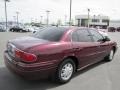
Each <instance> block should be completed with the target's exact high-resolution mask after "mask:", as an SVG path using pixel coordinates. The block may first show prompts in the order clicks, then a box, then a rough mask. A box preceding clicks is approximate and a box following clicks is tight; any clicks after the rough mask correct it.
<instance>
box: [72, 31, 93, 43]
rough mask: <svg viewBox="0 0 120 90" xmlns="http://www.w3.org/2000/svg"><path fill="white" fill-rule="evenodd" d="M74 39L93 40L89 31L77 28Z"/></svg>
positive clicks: (81, 40) (73, 35)
mask: <svg viewBox="0 0 120 90" xmlns="http://www.w3.org/2000/svg"><path fill="white" fill-rule="evenodd" d="M72 41H74V42H92V38H91V36H90V34H89V32H88V31H87V30H85V29H82V30H76V31H75V32H73V34H72Z"/></svg>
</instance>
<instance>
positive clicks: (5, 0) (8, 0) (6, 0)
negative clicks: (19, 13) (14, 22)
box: [4, 0, 10, 30]
mask: <svg viewBox="0 0 120 90" xmlns="http://www.w3.org/2000/svg"><path fill="white" fill-rule="evenodd" d="M4 2H5V19H6V22H5V23H6V30H7V23H8V20H7V2H10V0H4Z"/></svg>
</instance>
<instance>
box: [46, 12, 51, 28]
mask: <svg viewBox="0 0 120 90" xmlns="http://www.w3.org/2000/svg"><path fill="white" fill-rule="evenodd" d="M46 13H47V26H48V25H49V13H50V11H49V10H47V11H46Z"/></svg>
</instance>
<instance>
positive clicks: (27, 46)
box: [4, 27, 117, 83]
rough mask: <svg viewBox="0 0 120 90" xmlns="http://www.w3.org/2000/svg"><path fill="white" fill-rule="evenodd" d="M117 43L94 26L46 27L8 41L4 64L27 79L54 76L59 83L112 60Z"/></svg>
mask: <svg viewBox="0 0 120 90" xmlns="http://www.w3.org/2000/svg"><path fill="white" fill-rule="evenodd" d="M116 50H117V44H116V42H114V41H111V40H110V39H108V38H104V37H103V35H102V34H100V33H99V32H98V31H97V30H95V29H89V28H78V27H71V28H65V27H48V28H43V30H41V31H39V32H36V33H34V34H33V35H31V36H26V37H20V38H17V39H13V40H10V41H8V43H7V49H6V51H5V53H4V60H5V64H6V66H7V67H8V68H9V69H10V70H11V71H13V72H15V73H16V74H18V75H21V76H23V77H25V78H28V79H35V78H36V77H37V78H38V77H39V78H44V77H49V76H55V79H56V80H57V81H58V82H60V83H66V82H68V81H70V79H71V78H72V76H73V74H74V73H75V72H76V71H78V70H81V69H83V68H85V67H87V66H89V65H92V64H94V63H97V62H99V61H102V60H106V61H112V60H113V57H114V54H115V52H116Z"/></svg>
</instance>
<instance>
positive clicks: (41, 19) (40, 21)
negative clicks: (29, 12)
mask: <svg viewBox="0 0 120 90" xmlns="http://www.w3.org/2000/svg"><path fill="white" fill-rule="evenodd" d="M40 17H41V20H40V23H41V25H42V20H43V16H40Z"/></svg>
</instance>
